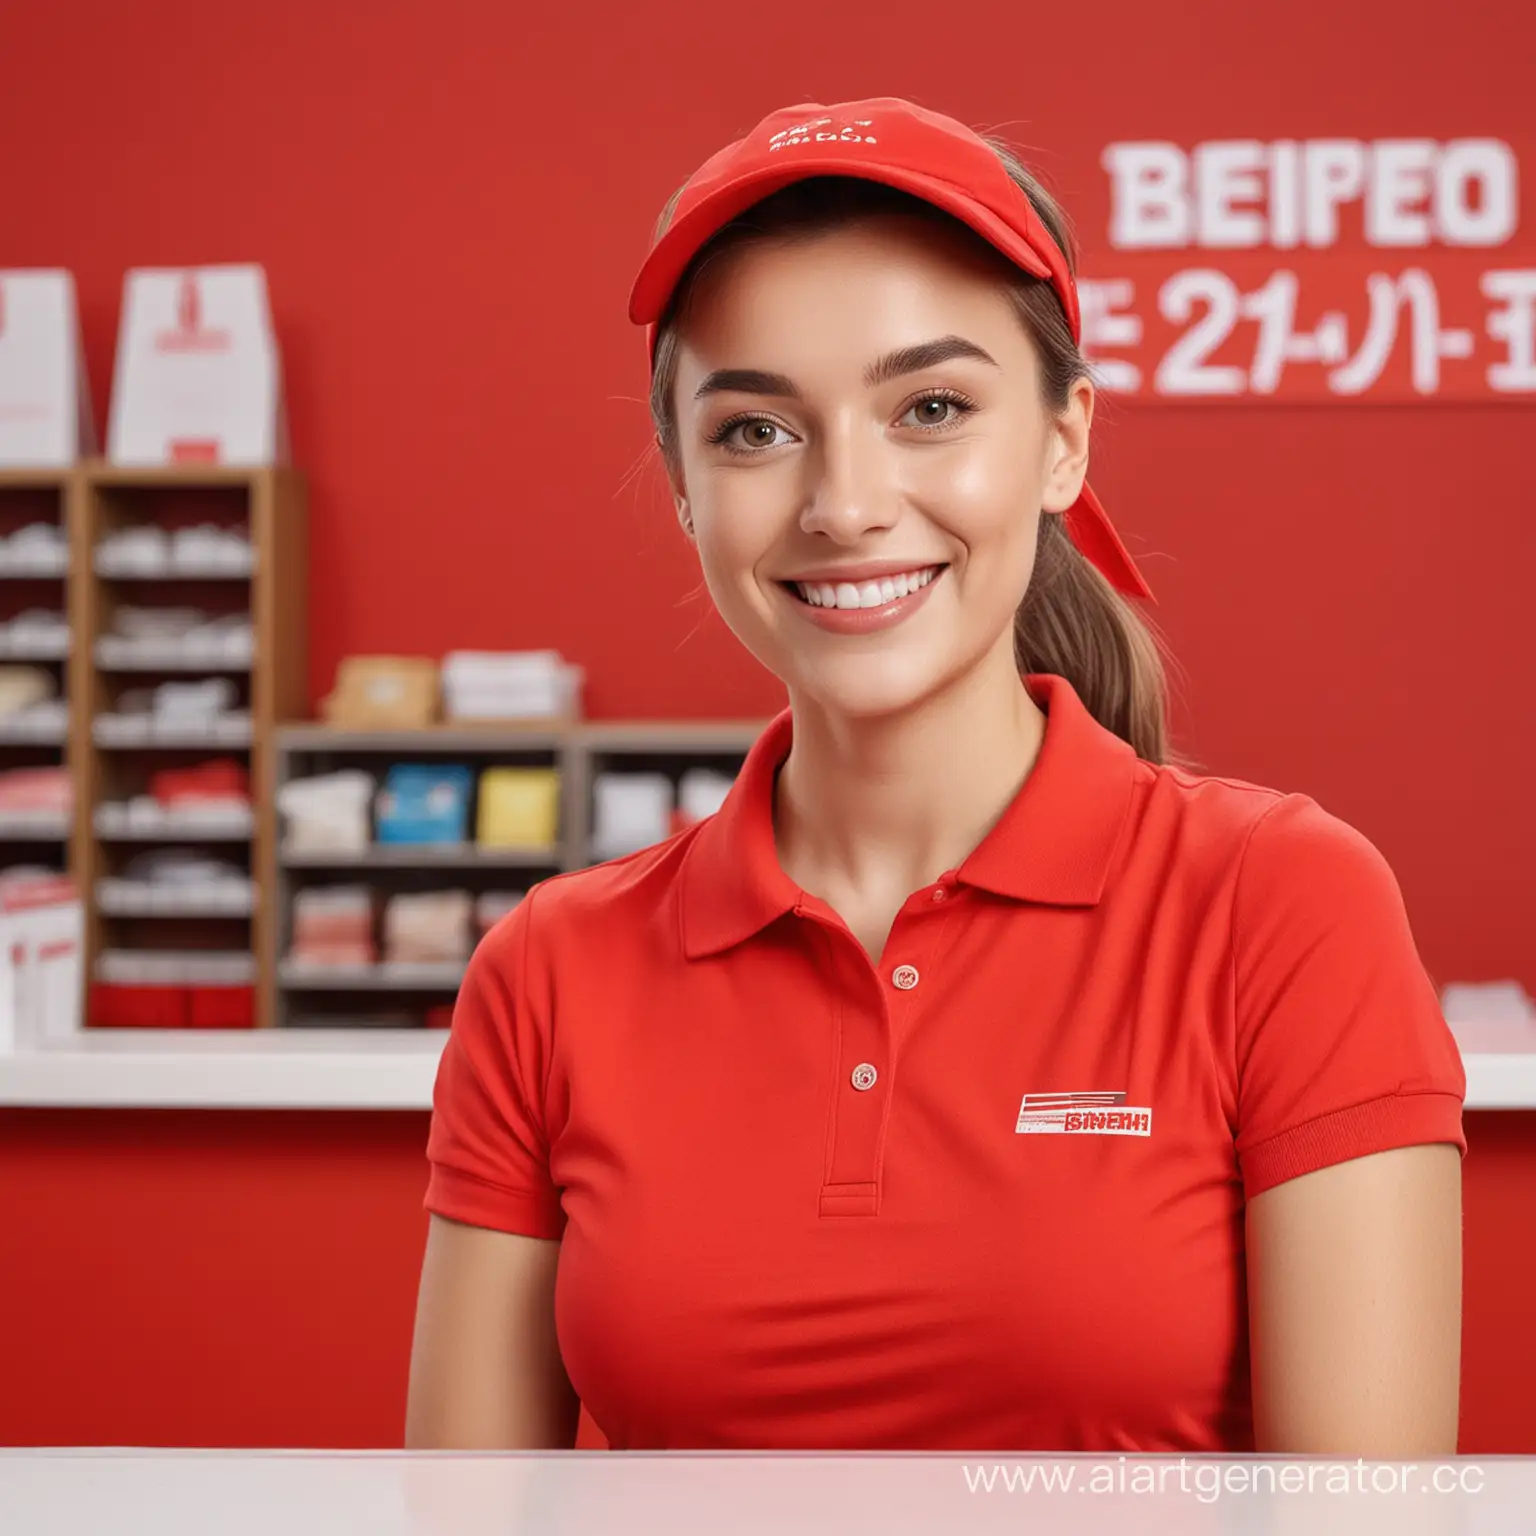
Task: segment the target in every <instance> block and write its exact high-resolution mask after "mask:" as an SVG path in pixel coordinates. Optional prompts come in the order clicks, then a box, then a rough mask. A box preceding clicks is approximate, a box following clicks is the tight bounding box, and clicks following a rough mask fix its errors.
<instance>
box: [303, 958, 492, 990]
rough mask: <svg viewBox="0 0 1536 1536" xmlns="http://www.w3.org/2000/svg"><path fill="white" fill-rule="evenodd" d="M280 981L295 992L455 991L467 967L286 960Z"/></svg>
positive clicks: (404, 963) (390, 961)
mask: <svg viewBox="0 0 1536 1536" xmlns="http://www.w3.org/2000/svg"><path fill="white" fill-rule="evenodd" d="M278 980H279V981H280V982H281V983H282V985H283V986H284V987H285V988H287V989H288V990H289V991H296V992H305V991H316V992H332V991H335V992H349V991H357V992H456V991H458V989H459V986H460V984H461V983H462V982H463V980H464V967H463V966H462V965H457V964H452V963H444V964H427V963H414V962H412V963H407V962H403V961H398V960H382V961H380V962H379V963H378V964H377V965H314V964H311V963H309V962H307V961H302V960H284V961H283V962H282V963H281V964H280V965H279V967H278Z"/></svg>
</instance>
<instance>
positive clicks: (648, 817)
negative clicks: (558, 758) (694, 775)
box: [592, 773, 672, 859]
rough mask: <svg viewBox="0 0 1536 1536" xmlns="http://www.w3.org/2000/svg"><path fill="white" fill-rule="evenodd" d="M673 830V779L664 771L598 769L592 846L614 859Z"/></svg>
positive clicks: (647, 846)
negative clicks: (603, 771)
mask: <svg viewBox="0 0 1536 1536" xmlns="http://www.w3.org/2000/svg"><path fill="white" fill-rule="evenodd" d="M671 830H672V781H671V779H669V778H668V777H667V776H666V774H664V773H600V774H598V776H597V778H596V779H595V780H594V781H593V784H592V850H593V852H594V853H595V854H596V855H597V857H598V858H600V859H616V858H620V857H622V856H623V855H624V854H626V853H635V852H637V851H638V850H640V849H641V848H649V847H650V846H651V844H652V843H659V842H661V841H663V840H664V839H665V838H666V837H667V836H668V835H669V834H670V832H671Z"/></svg>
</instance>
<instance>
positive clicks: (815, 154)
mask: <svg viewBox="0 0 1536 1536" xmlns="http://www.w3.org/2000/svg"><path fill="white" fill-rule="evenodd" d="M812 176H853V177H857V178H860V179H861V180H864V181H877V182H882V183H884V184H885V185H886V186H890V187H895V188H897V189H898V190H900V191H902V192H908V193H910V194H911V195H912V196H913V197H917V198H920V199H921V200H922V201H923V202H925V203H931V204H932V205H933V206H934V207H935V208H939V209H942V210H943V211H944V212H945V213H948V214H950V215H952V216H953V217H954V218H956V219H958V220H960V222H961V223H962V224H965V225H966V226H967V227H968V228H970V229H973V230H974V231H975V232H976V233H977V234H978V235H980V236H981V237H982V239H984V240H985V241H986V242H987V243H988V244H989V245H991V246H993V247H994V248H995V249H997V250H999V251H1001V252H1002V253H1003V255H1004V256H1006V257H1007V258H1008V259H1009V260H1010V261H1011V262H1013V263H1014V265H1015V266H1018V267H1020V268H1022V269H1023V270H1024V271H1025V272H1028V273H1029V274H1030V275H1031V276H1033V277H1038V278H1042V279H1044V280H1045V281H1047V282H1049V283H1050V285H1051V287H1052V288H1053V289H1054V290H1055V291H1056V294H1057V296H1058V297H1059V298H1060V300H1061V306H1062V309H1063V310H1064V311H1065V312H1066V316H1067V322H1068V324H1069V325H1070V326H1071V329H1072V336H1073V339H1074V340H1080V339H1081V318H1080V313H1079V309H1078V300H1077V283H1076V282H1075V281H1074V279H1073V276H1072V272H1071V269H1070V268H1069V267H1068V266H1067V261H1066V257H1065V256H1064V255H1063V253H1062V251H1061V248H1060V247H1059V246H1058V245H1057V244H1056V242H1055V240H1053V239H1052V238H1051V234H1050V231H1049V230H1047V229H1046V227H1045V225H1044V224H1043V223H1041V221H1040V215H1039V214H1038V213H1036V212H1035V209H1034V205H1033V204H1032V203H1031V202H1030V200H1029V199H1028V198H1027V197H1026V196H1025V195H1024V193H1023V192H1022V191H1020V189H1019V188H1018V187H1017V186H1016V185H1015V184H1014V182H1013V178H1012V177H1010V176H1009V175H1008V172H1007V171H1006V170H1005V169H1004V167H1003V164H1002V162H1001V161H1000V160H999V159H998V158H997V155H996V154H995V153H994V152H993V150H992V149H991V147H990V146H989V145H988V144H987V143H986V142H985V141H984V140H983V139H982V138H981V137H980V136H979V135H977V134H975V133H973V132H972V131H971V130H970V129H969V128H967V127H966V126H965V125H964V124H963V123H959V122H956V121H955V119H954V118H951V117H945V116H944V115H943V114H942V113H938V112H930V111H928V110H926V109H925V108H923V107H919V106H916V105H914V104H913V103H912V102H910V101H903V100H901V99H900V98H898V97H893V96H878V97H871V98H870V99H869V100H867V101H851V102H841V103H838V104H836V105H833V106H822V105H820V104H819V103H816V102H807V103H803V104H801V105H799V106H794V107H785V108H784V109H783V110H781V111H778V112H774V113H771V114H770V115H769V116H767V117H765V118H764V119H763V120H762V122H760V123H759V124H758V125H757V127H756V128H754V129H753V130H752V131H751V132H750V133H748V134H747V135H746V136H745V137H743V138H740V139H737V140H736V142H735V143H733V144H728V145H727V146H726V147H725V148H724V149H722V150H720V151H719V152H718V153H717V154H714V155H711V156H710V158H709V159H708V160H706V161H705V162H704V164H703V165H702V166H700V167H699V169H698V170H697V171H695V172H694V174H693V175H692V176H691V177H689V179H688V182H687V184H686V185H685V186H684V187H683V190H682V191H681V192H680V193H679V194H678V199H677V205H676V207H675V209H674V211H673V216H672V222H671V224H670V225H668V227H667V230H666V232H665V233H664V234H663V235H662V237H661V238H660V239H659V240H658V241H657V242H656V244H655V245H654V246H652V248H651V252H650V254H649V255H648V256H647V257H646V259H645V262H644V264H643V265H642V266H641V268H640V272H639V274H638V276H637V277H636V278H635V283H634V287H633V289H632V290H631V292H630V296H629V318H630V319H631V320H632V321H633V322H634V323H635V324H636V325H643V326H646V327H647V328H648V329H647V336H646V341H647V345H648V347H649V346H653V345H654V342H655V335H656V330H655V327H656V324H657V322H658V321H659V320H660V319H661V317H662V315H663V314H665V313H666V309H667V305H668V303H669V302H670V300H671V298H672V292H673V290H674V289H675V288H676V287H677V284H678V281H679V280H680V279H681V277H682V275H683V273H684V272H685V271H687V269H688V264H689V263H690V262H691V261H692V260H693V258H694V257H695V256H696V255H697V254H698V253H699V251H700V250H701V249H703V247H704V246H705V245H706V244H708V242H709V240H710V239H711V237H712V236H714V235H715V234H716V233H717V232H718V231H719V230H720V229H721V228H723V227H724V226H725V225H726V224H728V223H729V222H730V221H731V220H732V219H734V218H735V217H736V216H737V214H740V213H745V212H746V210H747V209H748V208H750V207H751V206H752V205H753V204H754V203H757V202H760V201H761V200H762V199H763V198H765V197H767V196H769V195H770V194H771V193H774V192H777V191H778V190H779V189H780V188H782V187H787V186H789V185H791V184H792V183H794V182H797V181H805V180H807V179H808V178H810V177H812ZM1066 518H1067V531H1068V533H1069V534H1070V535H1071V537H1072V541H1073V543H1074V544H1076V545H1077V547H1078V548H1079V549H1080V550H1081V551H1082V552H1083V554H1084V555H1085V556H1087V558H1088V559H1089V560H1091V561H1092V562H1093V564H1094V565H1096V566H1097V567H1098V568H1099V570H1100V571H1101V572H1102V573H1103V574H1104V576H1105V577H1106V578H1108V580H1109V581H1110V583H1111V584H1112V585H1113V586H1114V587H1116V588H1117V589H1118V590H1120V591H1121V592H1124V593H1126V594H1128V595H1130V596H1133V597H1142V598H1150V597H1151V596H1152V590H1151V588H1150V587H1149V586H1148V585H1147V583H1146V580H1145V579H1144V578H1143V577H1142V575H1141V572H1140V571H1138V570H1137V569H1136V565H1135V562H1134V561H1133V560H1132V559H1131V557H1130V554H1129V553H1128V552H1127V550H1126V548H1125V546H1124V544H1122V543H1121V542H1120V537H1119V535H1118V534H1117V533H1116V532H1115V530H1114V527H1113V526H1112V525H1111V523H1110V521H1109V518H1108V516H1107V515H1106V514H1105V511H1104V508H1103V506H1102V505H1101V504H1100V502H1099V499H1098V497H1096V496H1095V495H1094V494H1093V492H1092V491H1091V490H1090V489H1089V488H1088V486H1087V485H1086V484H1085V485H1084V486H1083V494H1082V495H1081V496H1080V497H1079V498H1078V500H1077V502H1076V503H1075V504H1074V505H1073V506H1072V507H1070V508H1069V509H1068V511H1067V514H1066Z"/></svg>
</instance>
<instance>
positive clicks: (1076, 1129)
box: [1014, 1091, 1152, 1136]
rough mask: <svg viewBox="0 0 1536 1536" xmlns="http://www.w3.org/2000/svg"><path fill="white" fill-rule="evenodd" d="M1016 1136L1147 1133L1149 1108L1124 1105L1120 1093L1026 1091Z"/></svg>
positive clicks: (1020, 1109)
mask: <svg viewBox="0 0 1536 1536" xmlns="http://www.w3.org/2000/svg"><path fill="white" fill-rule="evenodd" d="M1014 1130H1015V1131H1016V1132H1017V1133H1018V1134H1019V1135H1021V1136H1022V1135H1039V1134H1042V1133H1045V1134H1054V1135H1058V1136H1060V1135H1078V1136H1150V1135H1151V1134H1152V1111H1151V1110H1150V1109H1147V1108H1145V1107H1144V1106H1141V1105H1128V1104H1127V1103H1126V1102H1125V1095H1124V1094H1123V1093H1114V1092H1109V1091H1102V1092H1095V1093H1026V1094H1025V1095H1024V1102H1023V1103H1022V1104H1020V1105H1019V1123H1018V1124H1017V1125H1016V1126H1014Z"/></svg>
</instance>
